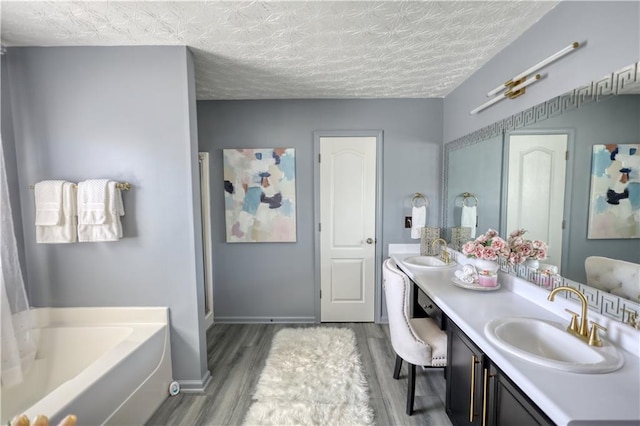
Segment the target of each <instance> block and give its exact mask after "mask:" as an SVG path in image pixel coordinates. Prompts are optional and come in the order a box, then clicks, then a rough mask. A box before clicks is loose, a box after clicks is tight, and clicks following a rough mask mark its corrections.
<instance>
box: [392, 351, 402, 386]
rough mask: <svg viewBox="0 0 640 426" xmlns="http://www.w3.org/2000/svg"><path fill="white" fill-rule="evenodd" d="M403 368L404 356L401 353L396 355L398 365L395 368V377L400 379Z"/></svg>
mask: <svg viewBox="0 0 640 426" xmlns="http://www.w3.org/2000/svg"><path fill="white" fill-rule="evenodd" d="M401 368H402V358H400V355H396V366H395V367H394V368H393V378H394V379H396V380H398V379H399V378H400V369H401Z"/></svg>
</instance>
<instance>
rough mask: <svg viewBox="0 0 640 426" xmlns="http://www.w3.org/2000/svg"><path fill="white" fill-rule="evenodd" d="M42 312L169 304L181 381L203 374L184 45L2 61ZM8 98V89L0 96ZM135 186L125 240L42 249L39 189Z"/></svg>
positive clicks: (29, 52) (66, 51) (35, 295)
mask: <svg viewBox="0 0 640 426" xmlns="http://www.w3.org/2000/svg"><path fill="white" fill-rule="evenodd" d="M6 56H7V58H8V60H9V82H10V85H11V95H12V99H11V101H12V113H13V124H14V130H15V140H16V150H17V167H18V170H19V190H20V199H21V206H22V214H23V219H24V220H23V222H24V238H25V253H26V259H27V262H26V266H27V272H28V277H29V285H28V294H29V297H30V301H31V304H32V305H34V306H54V307H55V306H65V307H68V306H127V305H131V306H169V307H170V311H171V322H172V327H171V343H172V357H173V373H174V377H175V378H176V379H179V380H180V381H181V382H183V383H184V384H185V385H186V386H187V387H188V386H191V385H192V386H193V387H197V386H198V383H200V384H201V381H202V380H203V378H206V376H207V375H208V371H207V370H206V351H205V343H204V340H205V336H204V327H203V324H202V309H203V307H202V303H203V302H202V271H201V269H202V265H201V261H200V259H201V257H202V256H201V253H200V252H199V251H200V250H199V247H200V242H198V241H197V238H196V236H199V235H200V234H199V229H200V228H199V227H200V223H199V220H198V219H197V216H198V215H199V211H194V209H196V206H197V203H198V200H199V192H198V191H199V181H198V179H197V167H198V166H197V147H196V135H195V131H196V128H195V122H194V120H195V112H194V108H195V102H194V84H193V64H192V62H191V61H192V59H191V58H190V56H191V53H190V52H189V51H188V50H187V49H186V48H185V47H134V48H130V47H126V48H125V47H72V48H71V47H61V48H15V49H9V53H8V54H7V55H6ZM3 95H4V90H3ZM100 177H105V178H111V179H114V180H118V181H128V182H130V183H131V184H132V185H133V189H132V190H131V191H128V192H124V194H123V198H124V205H125V211H126V216H124V218H123V219H124V220H123V228H124V238H123V239H122V240H120V241H118V242H109V243H78V244H67V245H65V244H54V245H44V244H35V235H34V227H33V226H32V224H33V217H34V205H33V193H32V192H33V191H31V190H29V188H28V187H29V185H32V184H34V183H36V182H38V181H40V180H44V179H66V180H70V181H74V182H77V181H81V180H84V179H88V178H100Z"/></svg>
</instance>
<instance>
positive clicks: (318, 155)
mask: <svg viewBox="0 0 640 426" xmlns="http://www.w3.org/2000/svg"><path fill="white" fill-rule="evenodd" d="M319 162H320V154H318V163H319Z"/></svg>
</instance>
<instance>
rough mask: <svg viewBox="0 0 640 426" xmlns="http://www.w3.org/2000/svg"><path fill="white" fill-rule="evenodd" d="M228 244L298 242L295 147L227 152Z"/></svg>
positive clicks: (225, 185) (230, 150) (225, 190)
mask: <svg viewBox="0 0 640 426" xmlns="http://www.w3.org/2000/svg"><path fill="white" fill-rule="evenodd" d="M223 162H224V202H225V222H226V230H227V242H229V243H242V242H244V243H253V242H295V241H296V206H295V195H296V181H295V150H294V149H293V148H267V149H224V150H223Z"/></svg>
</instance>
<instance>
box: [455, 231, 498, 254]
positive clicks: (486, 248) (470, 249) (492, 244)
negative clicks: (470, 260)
mask: <svg viewBox="0 0 640 426" xmlns="http://www.w3.org/2000/svg"><path fill="white" fill-rule="evenodd" d="M462 253H464V254H465V255H467V256H468V257H475V258H478V259H485V260H497V259H498V257H500V256H502V257H509V246H508V245H507V242H506V241H505V240H503V239H502V238H500V236H499V235H498V231H496V230H494V229H489V230H488V231H487V232H486V233H484V234H483V235H480V236H479V237H478V238H476V239H475V240H473V241H469V242H468V243H465V244H464V245H463V246H462Z"/></svg>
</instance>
